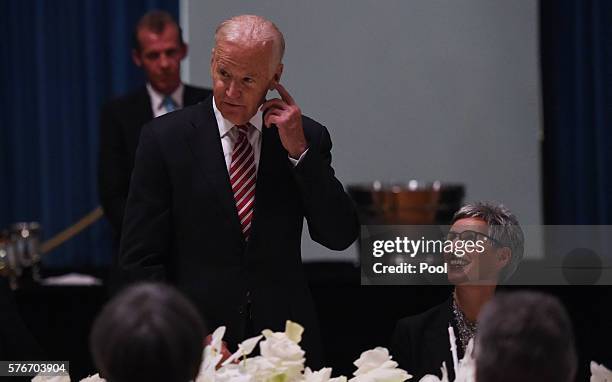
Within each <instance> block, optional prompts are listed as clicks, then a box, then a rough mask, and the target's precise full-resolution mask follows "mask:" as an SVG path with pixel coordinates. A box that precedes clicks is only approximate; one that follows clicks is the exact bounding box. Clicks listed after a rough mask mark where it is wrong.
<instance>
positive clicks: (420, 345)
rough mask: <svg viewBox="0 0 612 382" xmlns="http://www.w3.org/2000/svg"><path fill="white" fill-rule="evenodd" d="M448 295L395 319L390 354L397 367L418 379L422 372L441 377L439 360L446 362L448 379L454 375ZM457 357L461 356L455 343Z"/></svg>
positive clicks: (452, 320) (450, 309) (451, 300)
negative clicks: (415, 311) (421, 309)
mask: <svg viewBox="0 0 612 382" xmlns="http://www.w3.org/2000/svg"><path fill="white" fill-rule="evenodd" d="M452 303H453V299H452V297H451V298H449V299H447V300H446V301H444V302H443V303H441V304H440V305H437V306H435V307H433V308H431V309H429V310H428V311H426V312H423V313H421V314H417V315H415V316H409V317H404V318H402V319H401V320H399V321H398V323H397V325H396V327H395V332H394V334H393V338H392V341H391V354H392V355H393V359H394V360H395V361H396V362H397V363H399V367H400V368H402V369H404V370H406V371H407V372H408V373H410V374H412V376H413V377H412V379H413V380H415V381H418V380H419V379H421V378H422V377H423V376H424V375H425V374H435V375H437V376H438V377H441V375H442V374H441V372H440V368H441V367H442V362H446V369H447V370H448V375H449V381H452V380H454V379H455V372H454V370H453V357H452V354H451V351H450V342H449V338H448V325H449V323H451V322H452V324H453V328H454V329H455V336H456V337H457V341H458V340H459V339H458V333H459V332H458V331H457V327H456V326H455V324H454V319H453V313H452ZM457 352H458V353H459V359H461V358H462V357H463V354H462V351H461V347H460V346H459V344H457Z"/></svg>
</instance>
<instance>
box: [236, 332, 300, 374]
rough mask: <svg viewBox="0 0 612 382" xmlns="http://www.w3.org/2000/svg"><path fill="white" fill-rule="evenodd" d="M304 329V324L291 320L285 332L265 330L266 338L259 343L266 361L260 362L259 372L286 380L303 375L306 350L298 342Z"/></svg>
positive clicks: (262, 356)
mask: <svg viewBox="0 0 612 382" xmlns="http://www.w3.org/2000/svg"><path fill="white" fill-rule="evenodd" d="M303 331H304V328H303V327H302V326H300V325H298V324H296V323H294V322H291V321H287V323H286V325H285V332H283V333H281V332H276V333H274V332H272V331H270V330H267V329H266V330H264V331H263V332H262V333H263V335H264V337H265V338H266V339H265V340H263V341H262V342H260V343H259V350H260V353H261V358H264V359H265V362H264V361H261V362H260V363H259V364H258V370H259V372H265V373H266V374H267V375H268V378H271V379H275V378H276V379H278V378H281V379H280V380H281V381H286V382H288V381H293V380H297V379H298V378H299V377H301V373H302V371H303V370H304V362H305V359H304V350H302V348H301V347H300V345H299V344H298V343H299V341H301V340H302V332H303ZM256 358H257V357H256ZM247 362H248V360H247ZM272 369H273V370H272ZM282 378H285V379H282ZM258 380H259V379H258Z"/></svg>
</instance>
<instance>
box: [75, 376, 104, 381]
mask: <svg viewBox="0 0 612 382" xmlns="http://www.w3.org/2000/svg"><path fill="white" fill-rule="evenodd" d="M81 382H106V379H104V378H101V377H100V374H95V375H90V376H89V377H87V378H83V379H81Z"/></svg>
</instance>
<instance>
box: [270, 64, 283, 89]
mask: <svg viewBox="0 0 612 382" xmlns="http://www.w3.org/2000/svg"><path fill="white" fill-rule="evenodd" d="M282 75H283V64H278V66H277V67H276V70H275V71H274V76H272V81H270V90H274V89H276V84H278V83H279V82H280V79H281V76H282Z"/></svg>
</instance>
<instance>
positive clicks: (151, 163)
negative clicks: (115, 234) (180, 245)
mask: <svg viewBox="0 0 612 382" xmlns="http://www.w3.org/2000/svg"><path fill="white" fill-rule="evenodd" d="M170 198H171V188H170V180H169V176H168V172H167V168H166V164H165V163H164V159H163V155H162V152H161V148H160V146H159V141H158V138H157V136H156V135H155V131H154V130H153V129H152V128H151V127H150V126H149V125H145V126H144V127H143V128H142V133H141V135H140V143H139V145H138V150H137V151H136V161H135V164H134V172H133V174H132V181H131V184H130V192H129V195H128V200H127V205H126V210H125V218H124V221H123V231H122V234H121V246H120V255H119V256H120V258H119V266H120V269H121V271H122V277H123V278H124V281H133V280H143V279H148V280H159V281H162V280H164V279H165V277H166V267H165V264H166V258H167V255H168V253H169V250H170V246H171V244H170V243H171V237H172V232H171V228H170Z"/></svg>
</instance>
